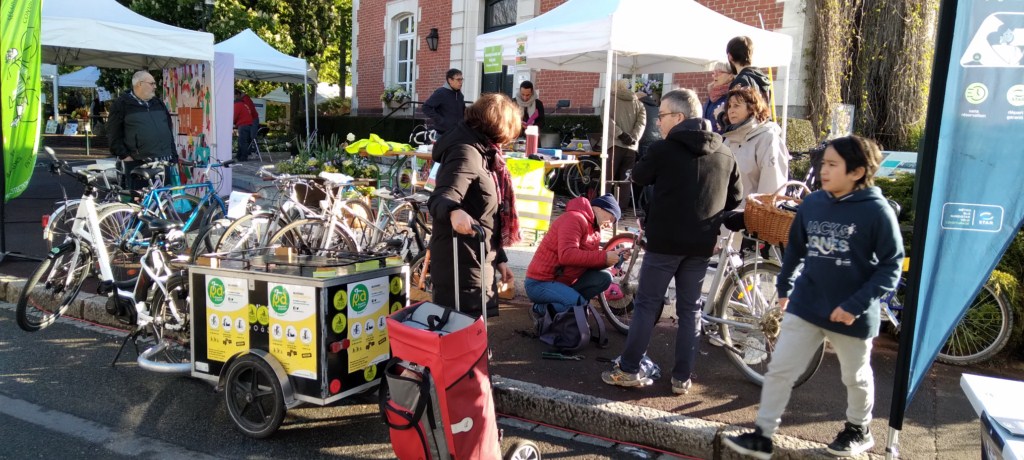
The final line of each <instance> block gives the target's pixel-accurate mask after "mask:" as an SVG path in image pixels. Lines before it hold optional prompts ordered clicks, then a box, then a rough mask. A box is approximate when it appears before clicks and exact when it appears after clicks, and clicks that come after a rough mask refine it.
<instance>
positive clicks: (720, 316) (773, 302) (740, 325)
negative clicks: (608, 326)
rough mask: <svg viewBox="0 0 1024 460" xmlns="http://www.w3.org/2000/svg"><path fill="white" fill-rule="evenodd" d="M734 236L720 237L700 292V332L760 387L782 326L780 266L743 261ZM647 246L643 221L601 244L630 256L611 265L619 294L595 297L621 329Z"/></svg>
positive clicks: (817, 361)
mask: <svg viewBox="0 0 1024 460" xmlns="http://www.w3.org/2000/svg"><path fill="white" fill-rule="evenodd" d="M732 237H733V234H732V232H730V233H729V234H727V235H725V236H722V237H719V243H718V244H719V248H720V249H719V253H718V260H717V266H716V269H715V274H714V276H713V277H712V280H711V284H710V286H709V289H708V291H707V292H704V293H702V299H701V302H702V306H701V324H702V331H703V333H704V335H705V337H707V338H708V340H709V341H710V342H711V343H712V344H713V345H721V346H722V347H723V348H724V349H725V350H726V351H727V353H726V355H727V356H728V357H729V360H730V361H731V362H732V363H733V365H735V366H736V368H737V369H739V370H740V372H741V373H742V374H743V376H744V377H746V378H747V379H748V380H750V381H751V382H753V383H755V384H758V385H760V384H762V383H763V382H764V374H765V372H767V370H768V364H769V363H770V362H771V359H772V351H773V349H774V347H775V343H776V342H777V341H778V338H779V332H780V330H781V321H782V315H783V312H782V310H780V309H779V307H778V294H777V293H776V291H775V279H776V277H777V276H778V274H779V272H781V270H782V267H781V266H780V265H779V264H778V262H776V261H774V260H771V259H763V258H761V257H758V256H756V255H755V256H753V257H749V258H747V259H744V258H743V257H742V256H741V253H740V252H739V251H737V250H735V249H733V248H732V246H731V245H729V241H731V239H732ZM645 246H646V239H645V235H644V228H643V225H640V228H639V229H638V231H637V233H636V234H632V233H620V234H618V235H616V236H615V237H613V238H612V239H610V240H609V241H608V243H606V245H605V250H619V251H620V252H622V253H627V254H628V256H623V257H622V259H621V260H620V262H619V263H618V264H616V265H615V266H613V267H612V281H613V283H616V284H617V285H618V286H619V287H620V289H621V292H622V294H623V298H622V299H619V300H618V301H615V302H612V301H609V300H608V299H607V297H606V295H605V294H601V295H600V296H599V303H600V304H601V307H602V308H603V309H604V310H605V314H606V315H607V316H608V318H609V319H610V322H611V323H612V325H613V326H614V327H615V328H616V329H618V330H619V331H620V332H623V333H626V332H628V330H629V324H630V322H631V320H632V314H633V298H632V293H633V292H635V291H636V288H637V286H638V285H639V273H638V272H639V267H640V266H641V265H642V263H643V252H644V247H645ZM659 316H660V315H659ZM824 349H825V344H824V342H822V344H821V346H819V348H818V350H817V351H816V352H815V354H814V357H813V358H812V360H811V362H810V364H809V365H808V368H807V369H806V370H805V371H804V373H803V374H802V375H801V376H800V378H798V379H797V380H796V382H795V383H794V387H796V386H799V385H801V384H803V383H804V382H806V381H807V380H809V379H810V378H811V376H813V375H814V373H815V372H817V370H818V368H819V367H820V366H821V361H822V359H823V358H824Z"/></svg>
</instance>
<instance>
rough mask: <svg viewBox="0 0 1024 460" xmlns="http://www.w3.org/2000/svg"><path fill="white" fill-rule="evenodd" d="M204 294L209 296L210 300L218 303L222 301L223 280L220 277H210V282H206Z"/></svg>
mask: <svg viewBox="0 0 1024 460" xmlns="http://www.w3.org/2000/svg"><path fill="white" fill-rule="evenodd" d="M206 295H207V296H209V297H210V301H211V302H213V303H215V304H217V305H220V304H221V303H222V302H224V282H223V281H221V280H220V278H210V282H209V283H207V284H206Z"/></svg>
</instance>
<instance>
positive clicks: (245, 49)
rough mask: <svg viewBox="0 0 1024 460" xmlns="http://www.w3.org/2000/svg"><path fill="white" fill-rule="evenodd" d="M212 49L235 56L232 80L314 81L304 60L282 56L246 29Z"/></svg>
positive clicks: (311, 70)
mask: <svg viewBox="0 0 1024 460" xmlns="http://www.w3.org/2000/svg"><path fill="white" fill-rule="evenodd" d="M214 49H215V50H216V51H217V52H218V53H231V54H233V55H234V56H235V78H238V79H240V80H263V81H277V82H282V83H299V84H302V83H307V81H306V78H308V80H309V81H310V82H312V81H316V77H317V75H316V70H315V69H313V68H312V67H309V66H308V65H307V64H306V60H305V59H302V58H297V57H294V56H289V55H287V54H284V53H282V52H280V51H278V50H277V49H275V48H274V47H273V46H270V45H269V44H267V42H265V41H263V40H262V39H260V37H259V36H257V35H256V33H255V32H253V31H252V30H250V29H245V30H243V31H241V32H239V33H238V34H237V35H235V36H234V37H231V38H229V39H227V40H224V41H222V42H220V43H218V44H216V45H214Z"/></svg>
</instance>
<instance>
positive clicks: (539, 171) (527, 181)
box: [505, 158, 555, 232]
mask: <svg viewBox="0 0 1024 460" xmlns="http://www.w3.org/2000/svg"><path fill="white" fill-rule="evenodd" d="M505 161H506V164H507V165H508V172H509V174H510V175H511V176H512V188H513V190H515V192H516V211H517V212H518V213H519V228H520V229H522V230H533V231H536V232H547V231H548V228H550V227H551V205H552V203H554V200H555V193H554V192H552V191H551V190H548V188H547V187H546V186H545V185H544V174H545V168H544V162H543V161H540V160H529V159H525V158H506V160H505Z"/></svg>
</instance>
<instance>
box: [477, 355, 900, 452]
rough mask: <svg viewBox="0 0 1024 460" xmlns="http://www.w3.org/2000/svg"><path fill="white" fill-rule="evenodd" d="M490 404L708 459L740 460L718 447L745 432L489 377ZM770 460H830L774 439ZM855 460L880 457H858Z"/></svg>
mask: <svg viewBox="0 0 1024 460" xmlns="http://www.w3.org/2000/svg"><path fill="white" fill-rule="evenodd" d="M491 382H492V385H493V388H494V402H495V406H496V409H497V411H498V412H499V413H502V414H506V415H511V416H515V417H522V418H525V419H527V420H535V421H538V422H540V423H544V424H549V425H554V426H557V427H561V428H566V429H569V430H574V431H579V432H582V433H586V434H589V435H593V436H597V437H601V438H608V439H614V440H618V441H622V442H628V443H635V444H640V445H644V446H649V447H654V448H657V449H662V450H666V451H669V452H678V453H682V454H686V455H692V456H695V457H699V458H708V459H741V458H744V457H743V456H740V455H738V454H735V453H734V452H732V451H731V450H729V449H728V448H726V447H725V446H724V444H722V439H723V438H724V437H725V436H733V435H736V434H739V433H742V432H745V431H749V429H748V428H742V427H738V426H735V425H726V424H722V423H718V422H711V421H707V420H702V419H698V418H693V417H687V416H685V415H678V414H673V413H671V412H665V411H661V410H657V409H652V408H649V407H643V406H636V405H632V404H626V403H621V402H616V401H609V400H606V399H601V398H597V397H594V396H588V395H584V394H579V393H574V392H571V391H565V390H558V389H553V388H548V387H543V386H539V385H535V384H532V383H528V382H521V381H518V380H514V379H509V378H505V377H502V376H498V375H494V376H492V377H491ZM772 441H773V442H774V444H775V455H774V456H773V457H772V458H774V459H789V460H797V459H801V460H806V459H811V460H819V459H820V460H826V459H835V457H834V456H832V455H830V454H828V453H827V452H826V451H825V445H824V444H820V443H816V442H810V441H805V440H802V439H798V438H793V437H789V436H781V435H776V436H775V437H774V438H772ZM855 458H872V459H880V458H882V457H881V456H875V455H870V456H869V455H861V456H858V457H855Z"/></svg>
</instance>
